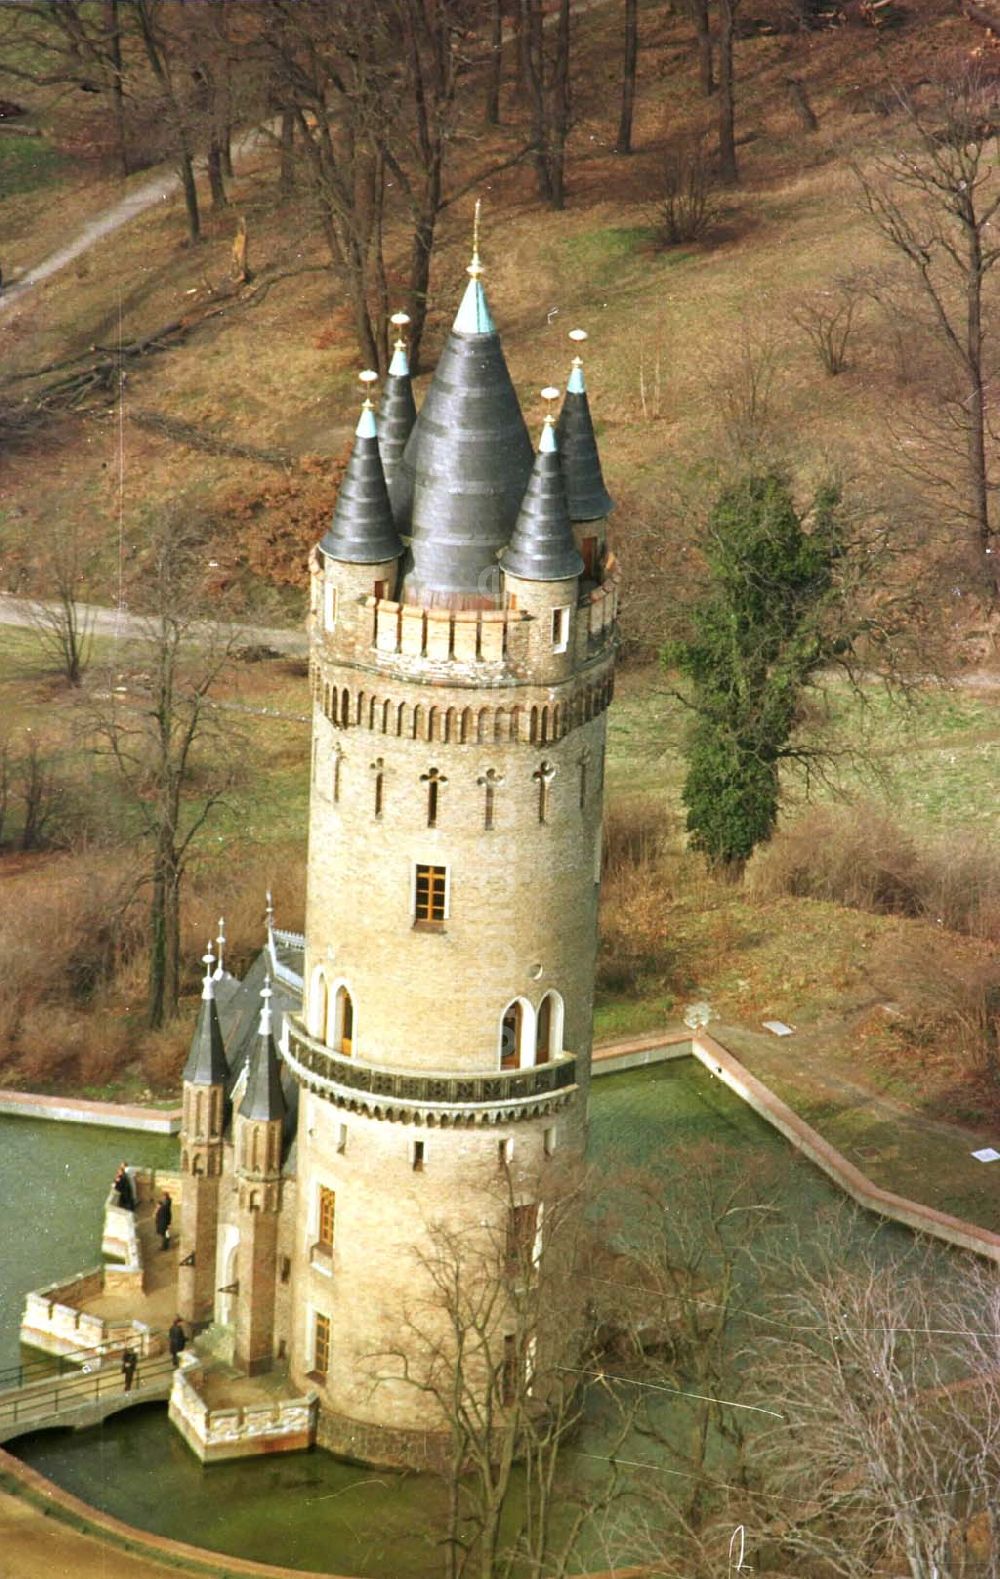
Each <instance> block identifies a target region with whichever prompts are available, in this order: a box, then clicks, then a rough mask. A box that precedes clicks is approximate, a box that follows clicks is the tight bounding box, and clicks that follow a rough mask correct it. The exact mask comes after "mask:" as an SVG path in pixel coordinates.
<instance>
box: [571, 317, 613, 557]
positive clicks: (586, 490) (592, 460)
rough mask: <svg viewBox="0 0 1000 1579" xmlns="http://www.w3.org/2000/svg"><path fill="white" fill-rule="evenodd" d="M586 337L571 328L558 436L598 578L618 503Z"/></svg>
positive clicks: (576, 516)
mask: <svg viewBox="0 0 1000 1579" xmlns="http://www.w3.org/2000/svg"><path fill="white" fill-rule="evenodd" d="M586 338H587V331H586V330H585V329H571V330H570V339H571V340H572V341H573V342H574V345H575V346H576V347H577V348H578V349H577V351H576V354H575V355H574V357H573V362H572V366H571V369H570V375H569V380H568V382H567V384H566V396H565V399H564V400H563V405H562V410H561V411H560V413H559V421H558V422H557V424H556V436H557V438H558V440H559V452H560V455H561V457H562V468H563V476H564V477H565V479H566V499H567V503H568V505H569V516H570V520H571V521H572V522H573V523H574V526H575V527H576V533H575V535H576V540H577V546H578V547H579V548H580V550H581V553H582V554H583V559H584V563H585V565H586V573H587V575H588V576H590V577H592V578H594V579H595V580H596V579H599V571H600V564H601V562H602V561H603V557H604V549H605V528H604V522H605V520H606V518H607V517H608V516H609V515H610V514H611V511H612V510H613V509H614V507H615V505H614V500H613V499H612V497H611V495H610V494H609V493H608V490H607V489H606V488H605V486H604V476H603V473H602V471H601V457H600V454H599V453H598V449H597V437H596V435H595V433H594V423H593V420H592V418H591V415H590V403H589V401H588V399H587V386H586V383H585V381H584V377H583V360H582V358H581V356H580V354H579V348H580V347H582V345H583V342H584V341H585V340H586Z"/></svg>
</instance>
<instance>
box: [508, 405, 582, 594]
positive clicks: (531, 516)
mask: <svg viewBox="0 0 1000 1579" xmlns="http://www.w3.org/2000/svg"><path fill="white" fill-rule="evenodd" d="M558 394H559V391H558V390H557V389H543V390H542V397H543V399H545V400H548V401H552V400H554V399H556V398H557V396H558ZM500 566H501V569H502V570H503V571H504V573H505V574H506V575H511V576H517V577H518V578H519V579H521V580H522V581H566V580H569V579H570V578H571V577H574V576H579V575H581V574H582V572H583V560H582V559H581V557H580V554H579V552H578V551H577V547H576V544H575V543H574V541H573V527H572V523H571V521H570V517H569V509H568V507H567V501H566V484H565V481H564V478H563V470H562V467H561V465H560V463H559V445H558V441H557V439H556V430H555V419H554V418H553V416H552V412H551V410H550V411H548V412H546V414H545V422H544V425H543V427H542V436H541V439H540V441H539V445H538V454H537V455H536V456H535V464H534V467H533V469H532V473H531V477H530V478H529V481H528V486H527V489H526V490H525V494H524V498H523V500H522V501H521V509H520V511H519V513H518V517H517V521H516V523H515V525H514V531H513V533H512V535H511V539H510V542H509V543H508V545H507V547H506V548H505V549H504V551H503V553H502V554H501V555H500Z"/></svg>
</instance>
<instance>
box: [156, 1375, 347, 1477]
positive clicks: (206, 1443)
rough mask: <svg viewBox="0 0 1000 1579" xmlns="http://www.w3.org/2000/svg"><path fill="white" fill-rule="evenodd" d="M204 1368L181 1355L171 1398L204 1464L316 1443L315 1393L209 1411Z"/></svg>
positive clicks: (174, 1417)
mask: <svg viewBox="0 0 1000 1579" xmlns="http://www.w3.org/2000/svg"><path fill="white" fill-rule="evenodd" d="M199 1383H200V1366H199V1363H198V1360H197V1358H196V1357H195V1356H194V1355H191V1354H185V1355H182V1356H181V1364H180V1366H179V1367H178V1369H177V1371H176V1372H175V1373H174V1383H173V1387H172V1389H171V1393H170V1419H171V1421H172V1423H173V1425H174V1426H176V1428H177V1430H178V1431H179V1432H180V1434H181V1436H182V1437H183V1438H184V1440H185V1442H186V1443H187V1445H188V1447H189V1448H190V1449H191V1451H192V1453H194V1454H195V1456H196V1457H197V1458H199V1459H200V1460H201V1462H202V1463H203V1464H212V1463H217V1462H219V1461H220V1460H223V1459H232V1458H249V1457H253V1456H255V1455H257V1454H261V1453H294V1452H300V1451H302V1449H304V1448H308V1447H311V1446H312V1445H313V1442H314V1441H315V1439H316V1414H317V1399H316V1395H315V1393H307V1394H306V1395H305V1396H304V1397H300V1398H281V1399H276V1400H275V1401H274V1402H273V1403H271V1402H267V1403H259V1404H243V1405H240V1406H237V1407H233V1408H209V1406H208V1404H207V1403H206V1402H205V1399H204V1398H203V1397H202V1395H201V1391H200V1387H199Z"/></svg>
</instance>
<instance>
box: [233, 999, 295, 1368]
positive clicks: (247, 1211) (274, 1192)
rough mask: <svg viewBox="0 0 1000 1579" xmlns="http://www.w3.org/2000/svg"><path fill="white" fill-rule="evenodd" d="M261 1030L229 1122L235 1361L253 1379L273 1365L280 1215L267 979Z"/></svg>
mask: <svg viewBox="0 0 1000 1579" xmlns="http://www.w3.org/2000/svg"><path fill="white" fill-rule="evenodd" d="M260 996H261V1011H260V1028H259V1031H258V1035H257V1042H256V1045H255V1047H254V1049H253V1052H252V1053H251V1054H250V1069H249V1073H248V1077H247V1085H246V1091H245V1093H244V1096H243V1100H242V1102H241V1103H240V1106H239V1111H238V1112H237V1114H236V1119H235V1122H234V1125H233V1143H234V1147H235V1154H236V1184H237V1191H238V1207H237V1213H238V1223H239V1248H238V1252H237V1255H238V1260H237V1267H238V1278H237V1287H236V1289H235V1293H236V1296H237V1297H236V1322H235V1325H236V1346H235V1358H236V1363H237V1364H238V1365H240V1366H242V1367H243V1369H245V1370H246V1372H247V1374H248V1375H250V1376H253V1375H254V1374H256V1373H257V1372H258V1371H264V1370H268V1369H269V1368H270V1366H271V1365H272V1363H273V1360H274V1305H275V1278H276V1270H277V1253H278V1226H279V1221H278V1220H279V1214H280V1212H281V1198H282V1185H281V1164H282V1129H283V1125H284V1119H285V1098H284V1095H283V1093H282V1090H281V1074H280V1068H279V1063H278V1051H277V1048H276V1047H275V1045H274V1033H273V1031H272V1028H271V997H272V993H271V982H270V977H268V978H267V980H266V981H265V983H264V986H263V988H262V989H261V994H260Z"/></svg>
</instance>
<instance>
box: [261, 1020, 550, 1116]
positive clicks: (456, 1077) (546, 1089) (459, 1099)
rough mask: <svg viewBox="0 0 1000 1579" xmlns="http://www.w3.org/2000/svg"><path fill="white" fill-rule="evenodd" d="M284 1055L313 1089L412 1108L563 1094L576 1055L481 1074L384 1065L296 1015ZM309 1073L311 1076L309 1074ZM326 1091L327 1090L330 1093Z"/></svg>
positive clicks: (521, 1102) (525, 1102) (484, 1105)
mask: <svg viewBox="0 0 1000 1579" xmlns="http://www.w3.org/2000/svg"><path fill="white" fill-rule="evenodd" d="M289 1028H290V1032H291V1036H290V1049H289V1052H288V1053H287V1054H286V1055H285V1056H286V1058H287V1061H288V1063H289V1065H290V1067H291V1068H292V1070H293V1072H294V1073H296V1074H297V1075H298V1076H299V1078H300V1079H302V1080H304V1083H305V1084H307V1085H316V1086H317V1087H318V1088H319V1089H321V1090H322V1089H324V1088H325V1087H331V1088H333V1087H335V1088H337V1091H338V1092H343V1093H344V1095H345V1096H347V1097H350V1096H351V1094H353V1093H357V1095H358V1096H359V1097H361V1096H365V1095H368V1096H371V1097H374V1098H378V1099H379V1101H380V1104H381V1105H383V1106H384V1105H387V1104H392V1105H395V1106H405V1107H413V1108H424V1107H431V1108H437V1109H445V1110H450V1109H455V1110H458V1109H482V1110H488V1109H495V1108H504V1109H510V1108H512V1107H521V1106H531V1105H533V1104H537V1102H538V1101H539V1099H544V1098H546V1097H554V1096H561V1095H564V1094H568V1093H569V1091H570V1090H572V1089H573V1087H574V1086H575V1085H576V1058H575V1056H574V1055H573V1054H572V1053H562V1054H561V1055H560V1056H559V1057H558V1058H553V1059H550V1060H549V1062H548V1063H544V1064H536V1065H534V1066H533V1067H532V1068H528V1069H503V1070H492V1071H490V1072H489V1073H484V1074H451V1073H446V1072H444V1071H441V1070H428V1071H427V1072H426V1073H418V1072H412V1071H410V1070H406V1071H404V1070H401V1069H388V1068H386V1067H385V1066H384V1065H373V1064H365V1063H363V1062H362V1061H361V1060H360V1059H357V1058H348V1057H345V1056H344V1054H343V1053H337V1052H334V1050H333V1048H331V1047H327V1046H325V1045H324V1043H322V1042H318V1041H316V1040H315V1039H314V1038H313V1037H311V1036H309V1035H308V1034H307V1032H306V1030H305V1029H304V1027H303V1025H302V1022H301V1020H298V1019H296V1018H295V1017H294V1016H293V1017H292V1018H291V1019H290V1021H289ZM310 1077H312V1078H311V1079H310ZM331 1094H332V1093H331Z"/></svg>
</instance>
